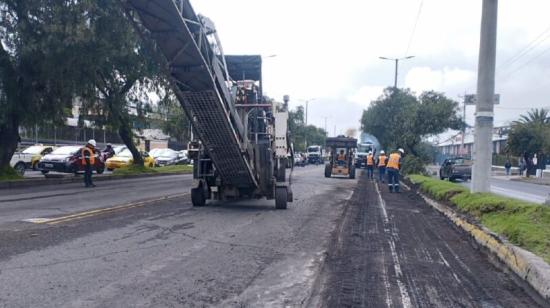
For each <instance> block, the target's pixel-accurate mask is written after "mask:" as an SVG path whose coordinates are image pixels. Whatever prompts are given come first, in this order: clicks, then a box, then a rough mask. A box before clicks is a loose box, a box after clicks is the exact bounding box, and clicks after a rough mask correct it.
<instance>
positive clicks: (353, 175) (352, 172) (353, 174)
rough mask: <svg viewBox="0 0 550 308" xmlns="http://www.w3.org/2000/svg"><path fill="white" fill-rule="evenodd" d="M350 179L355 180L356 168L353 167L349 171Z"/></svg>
mask: <svg viewBox="0 0 550 308" xmlns="http://www.w3.org/2000/svg"><path fill="white" fill-rule="evenodd" d="M349 178H350V179H352V180H353V179H355V166H351V168H350V169H349Z"/></svg>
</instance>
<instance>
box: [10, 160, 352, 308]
mask: <svg viewBox="0 0 550 308" xmlns="http://www.w3.org/2000/svg"><path fill="white" fill-rule="evenodd" d="M322 174H323V168H322V166H319V167H315V166H308V167H305V168H298V170H296V171H295V174H294V195H295V198H296V200H295V201H294V202H293V203H291V204H289V209H288V210H275V208H274V201H273V200H271V201H267V200H249V201H243V202H236V203H230V204H222V203H215V204H211V205H209V206H206V207H203V208H193V207H192V206H191V204H190V200H189V197H188V196H185V197H181V198H176V199H171V200H166V201H160V202H154V203H152V204H149V205H145V206H141V207H137V208H129V209H124V210H121V211H115V212H109V213H103V214H99V215H95V216H89V217H84V218H79V219H74V220H68V221H65V222H62V223H59V224H56V225H47V224H31V223H26V222H20V221H14V220H20V219H21V218H23V217H37V216H39V217H43V216H47V215H55V216H58V215H60V214H61V215H66V214H65V213H64V212H67V213H74V211H79V210H81V209H90V208H91V206H92V202H91V201H90V202H88V201H87V200H89V199H93V200H94V202H95V204H96V205H98V207H104V206H108V204H115V203H119V202H124V201H127V200H129V199H131V198H135V199H139V198H143V197H145V196H150V194H153V193H154V192H156V193H160V192H161V191H163V192H165V193H168V194H170V193H173V192H176V191H178V192H180V193H181V192H185V191H186V190H188V187H186V183H187V184H189V181H190V178H188V177H186V176H182V177H181V178H180V177H178V176H176V177H175V178H174V179H172V181H171V180H170V179H168V177H162V181H166V183H164V185H158V186H155V185H154V184H148V183H149V182H142V181H144V180H143V179H139V180H136V181H134V182H132V183H128V184H123V183H120V185H118V186H116V188H113V189H111V188H108V187H107V184H106V183H105V185H106V187H103V186H100V187H98V188H96V193H94V192H93V191H92V190H90V192H88V191H86V190H84V189H81V188H79V187H75V186H74V185H70V184H69V185H59V186H58V187H51V188H49V189H48V188H44V189H43V188H40V190H39V191H38V192H36V193H37V195H36V197H37V198H36V199H30V200H26V201H23V200H21V201H16V202H18V203H17V205H12V204H11V203H8V202H4V203H0V217H2V223H0V229H2V232H0V243H2V245H0V286H2V287H1V288H0V306H5V307H203V306H211V305H216V306H220V307H228V306H236V307H241V306H250V307H258V306H266V305H270V304H271V305H276V306H281V305H289V306H303V305H306V301H307V299H308V298H309V295H310V291H311V290H312V286H313V284H314V282H315V281H316V278H317V274H318V273H319V268H320V265H321V264H322V259H323V256H324V253H325V251H326V249H327V247H328V245H329V240H330V238H331V232H333V230H334V229H335V227H336V225H337V222H338V219H339V218H340V217H341V214H342V212H343V208H344V204H345V199H346V198H347V197H349V196H350V195H351V192H352V191H353V189H354V187H355V183H356V181H354V180H348V179H325V178H324V177H323V176H322ZM157 180H158V181H161V178H151V179H150V182H151V183H153V182H155V181H157ZM112 182H115V181H110V183H109V185H108V186H111V185H112V184H113V183H112ZM170 182H173V184H172V185H170ZM180 182H181V183H180ZM98 184H99V183H98ZM101 184H102V185H103V184H104V183H101ZM151 185H153V186H151ZM162 187H167V189H166V190H162ZM67 191H69V192H72V191H74V193H73V194H68V195H58V196H53V197H48V196H47V195H48V194H52V195H56V194H60V193H64V192H67ZM79 193H82V195H79ZM14 196H15V197H20V198H26V197H28V194H25V193H24V192H22V191H16V192H13V194H12V196H10V198H13V197H14ZM33 196H34V195H33ZM2 198H5V196H2ZM113 199H116V200H117V201H112V200H113ZM40 200H41V201H40ZM108 200H111V202H110V203H109V202H108ZM52 206H54V207H55V208H60V209H62V210H55V209H54V210H44V209H43V208H42V207H47V208H50V207H52ZM61 212H63V213H61Z"/></svg>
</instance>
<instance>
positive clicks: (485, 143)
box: [471, 0, 498, 192]
mask: <svg viewBox="0 0 550 308" xmlns="http://www.w3.org/2000/svg"><path fill="white" fill-rule="evenodd" d="M497 15H498V0H483V10H482V14H481V39H480V46H479V63H478V73H477V103H476V114H475V134H474V166H473V169H472V187H471V191H472V192H489V191H490V188H491V186H490V183H489V179H490V176H491V165H492V155H491V154H492V149H493V147H492V135H493V116H494V112H493V107H494V106H493V104H494V95H495V58H496V43H497Z"/></svg>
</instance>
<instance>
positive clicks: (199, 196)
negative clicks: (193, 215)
mask: <svg viewBox="0 0 550 308" xmlns="http://www.w3.org/2000/svg"><path fill="white" fill-rule="evenodd" d="M191 203H193V206H205V205H206V196H205V195H204V190H203V189H202V187H197V188H192V189H191Z"/></svg>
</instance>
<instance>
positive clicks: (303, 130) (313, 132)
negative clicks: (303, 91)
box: [288, 106, 327, 152]
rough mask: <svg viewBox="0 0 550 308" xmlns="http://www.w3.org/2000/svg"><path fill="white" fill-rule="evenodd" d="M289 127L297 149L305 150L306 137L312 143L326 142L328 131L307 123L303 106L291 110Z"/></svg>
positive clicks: (320, 143)
mask: <svg viewBox="0 0 550 308" xmlns="http://www.w3.org/2000/svg"><path fill="white" fill-rule="evenodd" d="M288 127H289V130H290V133H291V138H292V143H293V144H294V149H295V150H296V151H299V152H304V151H305V150H306V138H307V142H308V144H310V145H312V144H316V145H322V144H324V143H325V139H326V137H327V133H326V132H325V130H324V129H321V128H318V127H316V126H314V125H308V126H306V125H305V123H304V107H303V106H298V107H297V108H296V110H291V111H289V113H288Z"/></svg>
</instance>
